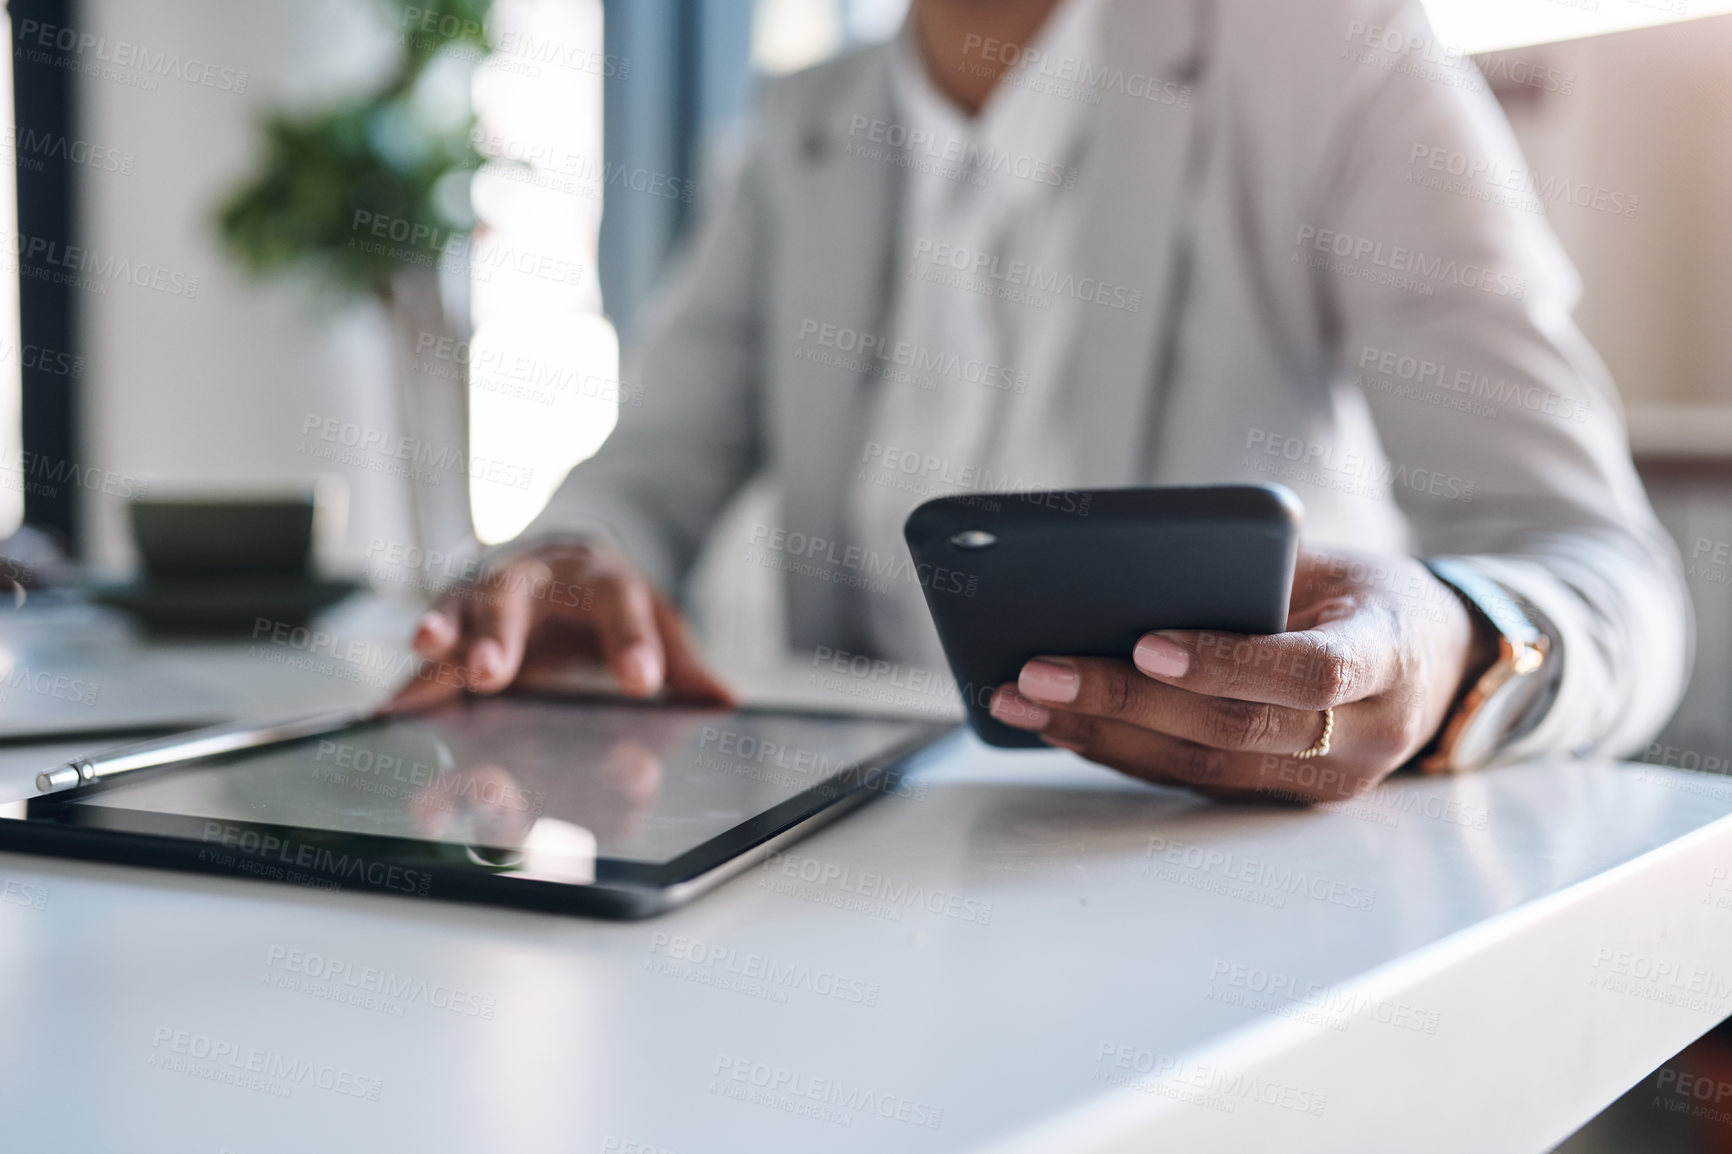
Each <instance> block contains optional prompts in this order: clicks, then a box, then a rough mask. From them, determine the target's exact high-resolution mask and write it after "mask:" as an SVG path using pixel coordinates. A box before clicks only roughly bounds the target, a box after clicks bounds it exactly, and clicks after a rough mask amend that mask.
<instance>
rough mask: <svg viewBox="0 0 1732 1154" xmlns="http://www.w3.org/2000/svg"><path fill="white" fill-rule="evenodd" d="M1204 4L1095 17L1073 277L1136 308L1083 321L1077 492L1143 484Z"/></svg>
mask: <svg viewBox="0 0 1732 1154" xmlns="http://www.w3.org/2000/svg"><path fill="white" fill-rule="evenodd" d="M1207 4H1208V0H1114V2H1112V3H1110V4H1109V7H1108V9H1107V11H1106V12H1104V13H1103V22H1102V44H1103V60H1102V65H1103V67H1104V72H1103V75H1102V76H1101V77H1100V78H1099V80H1098V82H1097V83H1096V84H1095V85H1094V90H1095V91H1096V92H1098V93H1099V94H1100V98H1101V103H1100V105H1099V106H1098V108H1097V109H1096V117H1095V124H1094V127H1093V133H1094V135H1093V137H1092V139H1091V142H1090V146H1089V153H1090V156H1089V161H1088V165H1089V174H1088V177H1087V179H1088V180H1089V181H1090V182H1091V185H1092V188H1093V190H1094V193H1093V197H1094V204H1093V206H1092V208H1091V210H1090V211H1089V213H1088V216H1087V224H1086V225H1085V226H1084V231H1083V236H1082V241H1081V244H1080V246H1079V252H1078V255H1077V265H1076V269H1077V275H1078V276H1079V277H1080V276H1085V275H1086V276H1091V277H1097V278H1099V279H1100V280H1101V281H1103V282H1107V283H1109V284H1112V285H1115V286H1121V287H1123V288H1124V289H1126V290H1128V291H1127V293H1126V294H1125V299H1129V300H1134V301H1135V302H1136V303H1135V306H1134V307H1129V308H1125V309H1122V310H1120V309H1113V308H1108V307H1103V306H1101V305H1095V306H1093V307H1091V308H1090V309H1089V310H1088V311H1087V312H1085V313H1084V314H1083V318H1082V321H1081V323H1080V324H1079V325H1078V328H1077V333H1076V337H1075V345H1074V347H1073V350H1072V355H1071V361H1070V365H1071V369H1070V374H1069V377H1068V380H1067V382H1066V385H1067V388H1068V389H1069V390H1070V395H1071V397H1072V398H1073V399H1074V405H1073V412H1075V414H1076V428H1075V435H1076V438H1077V441H1076V443H1077V445H1078V447H1079V449H1080V453H1079V466H1080V473H1079V479H1080V482H1081V484H1082V485H1084V486H1101V485H1124V484H1133V483H1139V482H1144V481H1147V480H1148V479H1149V477H1150V466H1151V463H1150V462H1149V461H1148V460H1147V459H1146V455H1147V453H1148V451H1149V447H1150V445H1151V444H1152V440H1153V429H1152V428H1151V425H1152V423H1153V422H1154V421H1156V420H1158V418H1159V409H1160V404H1159V397H1158V395H1157V394H1158V393H1159V391H1160V389H1161V387H1162V385H1163V383H1164V378H1165V377H1166V376H1167V366H1168V364H1169V358H1170V357H1171V356H1172V355H1173V353H1174V350H1173V349H1172V347H1171V344H1172V340H1173V330H1174V329H1175V328H1176V325H1175V324H1173V323H1172V321H1173V319H1174V318H1176V315H1177V310H1178V308H1179V306H1180V305H1181V304H1182V301H1183V296H1184V283H1183V282H1184V279H1185V265H1186V259H1185V258H1186V253H1185V242H1184V238H1183V237H1182V236H1180V235H1179V230H1180V229H1181V228H1183V227H1185V224H1186V221H1185V220H1184V219H1183V218H1184V216H1185V211H1184V206H1185V202H1186V199H1187V197H1188V196H1189V195H1190V194H1191V192H1192V190H1193V188H1194V187H1195V186H1194V183H1193V182H1194V180H1195V179H1196V172H1197V169H1198V167H1199V166H1200V165H1201V163H1202V158H1201V157H1200V156H1199V155H1197V153H1198V151H1199V149H1200V145H1201V144H1202V142H1203V140H1204V139H1205V133H1204V132H1203V131H1202V129H1201V128H1200V127H1199V125H1198V119H1199V115H1200V110H1201V108H1202V106H1203V102H1202V99H1201V98H1202V95H1203V93H1202V86H1201V84H1200V80H1201V79H1202V71H1203V64H1204V58H1203V56H1204V53H1203V49H1204V44H1205V38H1204V35H1203V32H1204V28H1205V24H1206V21H1207V18H1208V7H1207Z"/></svg>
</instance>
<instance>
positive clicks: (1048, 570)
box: [903, 485, 1302, 748]
mask: <svg viewBox="0 0 1732 1154" xmlns="http://www.w3.org/2000/svg"><path fill="white" fill-rule="evenodd" d="M1301 508H1302V507H1301V505H1300V503H1299V498H1298V497H1297V496H1295V495H1294V494H1293V492H1292V491H1291V490H1289V489H1287V488H1285V487H1284V486H1281V485H1201V486H1190V487H1181V486H1171V487H1160V488H1157V487H1143V488H1126V489H1091V490H1063V491H1052V492H1026V493H969V494H962V495H958V496H952V497H940V498H939V499H937V500H935V501H927V502H926V503H925V504H923V505H921V506H920V507H919V508H917V509H915V510H914V512H913V513H911V514H909V516H908V521H907V523H906V525H905V526H904V530H903V534H904V536H905V537H906V538H907V541H908V548H909V551H910V552H911V553H912V554H913V557H914V562H915V571H916V572H917V573H919V574H920V575H921V581H920V584H921V587H922V589H923V590H924V591H925V594H926V604H927V607H928V609H930V610H931V612H932V621H933V624H934V625H936V626H937V628H938V639H939V641H940V642H941V643H942V644H943V646H944V655H945V658H946V659H947V660H948V661H949V663H950V669H951V672H952V673H953V674H954V675H955V677H956V682H957V684H958V685H959V686H960V687H961V689H962V698H963V701H964V703H965V705H966V707H967V710H968V721H969V724H970V725H971V726H972V727H973V728H974V731H975V732H976V733H977V734H979V735H980V738H981V740H983V741H986V742H988V743H990V744H992V745H1000V746H1007V747H1012V748H1017V747H1021V748H1045V747H1046V745H1045V743H1044V742H1043V741H1041V739H1040V738H1039V737H1038V736H1037V735H1035V734H1033V733H1028V732H1025V731H1023V730H1020V729H1017V728H1015V727H1013V726H1009V725H1005V724H1004V723H1002V722H1000V721H998V720H997V719H995V718H994V717H993V716H992V714H991V712H990V706H991V703H992V692H993V690H994V689H996V688H997V687H998V686H1000V685H1003V684H1006V683H1014V682H1015V681H1016V679H1017V675H1018V674H1019V673H1020V672H1021V671H1022V667H1023V665H1024V664H1025V663H1026V662H1027V661H1028V660H1029V659H1030V658H1033V657H1040V656H1042V655H1046V656H1052V657H1114V658H1118V659H1120V660H1123V661H1129V660H1130V659H1131V652H1132V650H1134V649H1135V648H1136V644H1137V640H1138V638H1140V637H1142V635H1143V634H1145V633H1149V632H1152V631H1153V630H1156V629H1213V630H1220V631H1221V632H1223V633H1279V632H1281V631H1282V630H1284V629H1285V628H1286V627H1287V606H1288V600H1289V598H1290V597H1291V596H1292V592H1293V568H1294V564H1295V562H1296V561H1297V559H1298V555H1299V521H1300V516H1301Z"/></svg>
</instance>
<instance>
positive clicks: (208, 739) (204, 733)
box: [36, 709, 376, 793]
mask: <svg viewBox="0 0 1732 1154" xmlns="http://www.w3.org/2000/svg"><path fill="white" fill-rule="evenodd" d="M374 716H376V712H375V711H374V710H372V709H337V710H329V711H327V712H325V713H313V714H297V715H295V716H294V717H288V718H283V719H281V720H277V721H263V722H261V721H237V722H231V723H228V724H224V725H213V726H211V727H209V728H208V729H195V730H192V731H191V732H190V733H177V734H172V735H170V736H168V737H159V738H155V739H154V740H151V741H140V742H136V743H134V744H132V745H121V746H116V747H115V748H113V749H105V750H103V751H102V752H101V753H94V754H91V755H90V756H89V757H82V758H78V759H77V760H74V761H69V762H67V763H66V764H65V765H62V766H60V767H58V768H56V769H50V770H45V771H44V772H42V773H39V774H37V775H36V788H37V790H38V791H39V792H41V793H60V792H62V791H64V790H68V789H76V788H78V787H79V786H84V785H90V784H92V783H94V782H98V781H106V780H107V779H109V778H111V777H115V776H117V775H119V774H122V773H131V772H132V771H133V770H135V769H151V768H154V767H156V766H159V765H172V764H173V763H175V762H177V761H191V760H192V759H193V758H197V757H214V756H216V755H217V754H219V753H233V752H235V751H236V750H240V749H258V748H259V747H260V746H265V745H278V744H281V743H282V742H285V741H296V740H299V739H300V738H303V737H313V736H315V735H317V734H320V733H329V732H331V731H332V730H334V729H342V728H343V727H344V726H348V725H353V724H355V723H357V722H361V721H367V720H369V719H370V718H372V717H374Z"/></svg>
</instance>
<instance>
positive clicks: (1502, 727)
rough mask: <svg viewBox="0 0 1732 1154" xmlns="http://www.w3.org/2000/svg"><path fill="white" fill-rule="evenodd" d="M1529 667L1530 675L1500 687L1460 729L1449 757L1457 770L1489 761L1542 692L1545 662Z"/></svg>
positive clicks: (1544, 685)
mask: <svg viewBox="0 0 1732 1154" xmlns="http://www.w3.org/2000/svg"><path fill="white" fill-rule="evenodd" d="M1518 668H1519V666H1518ZM1528 668H1529V669H1530V670H1531V671H1530V672H1526V673H1520V674H1517V675H1515V676H1513V677H1511V678H1510V679H1509V680H1508V681H1506V682H1504V683H1503V685H1501V686H1499V687H1498V690H1497V692H1495V693H1493V694H1492V695H1491V696H1490V697H1489V698H1487V699H1486V700H1485V701H1483V702H1481V703H1480V706H1479V708H1478V709H1476V710H1474V712H1473V715H1472V716H1471V717H1469V718H1468V719H1467V722H1466V724H1464V725H1463V726H1462V728H1461V732H1460V733H1459V734H1458V735H1457V736H1456V741H1455V747H1454V749H1453V750H1451V755H1450V762H1451V764H1453V765H1454V766H1455V767H1456V768H1457V769H1478V768H1479V767H1480V766H1482V765H1484V764H1485V763H1486V762H1488V761H1490V760H1491V759H1492V756H1493V755H1494V754H1496V753H1497V751H1498V747H1499V746H1500V745H1502V744H1503V741H1504V739H1505V738H1506V737H1508V736H1509V733H1510V730H1511V729H1513V728H1514V727H1515V725H1516V724H1517V723H1518V722H1520V721H1521V720H1522V718H1523V717H1524V716H1525V715H1526V714H1527V711H1528V710H1529V709H1530V708H1532V706H1533V704H1534V702H1535V701H1536V700H1537V699H1538V698H1539V695H1540V694H1541V692H1543V691H1544V690H1545V688H1546V684H1547V682H1548V680H1549V678H1548V672H1549V671H1547V670H1546V669H1545V666H1544V662H1543V661H1541V662H1540V663H1539V664H1538V665H1529V666H1528Z"/></svg>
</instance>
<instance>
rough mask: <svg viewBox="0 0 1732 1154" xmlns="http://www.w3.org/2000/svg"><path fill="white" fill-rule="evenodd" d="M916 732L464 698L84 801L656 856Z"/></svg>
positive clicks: (814, 719) (753, 715) (848, 721)
mask: <svg viewBox="0 0 1732 1154" xmlns="http://www.w3.org/2000/svg"><path fill="white" fill-rule="evenodd" d="M934 731H935V727H934V726H931V725H929V724H924V723H919V722H907V721H894V720H877V719H865V718H837V717H823V716H805V715H794V714H781V713H758V712H751V711H741V712H733V711H728V710H701V709H678V708H659V707H643V706H631V705H617V704H603V703H593V702H569V701H553V700H545V699H533V698H489V699H468V700H464V701H460V702H457V703H454V704H452V705H449V706H446V707H443V708H441V709H439V710H436V711H433V712H430V713H426V714H421V715H418V716H413V717H406V718H401V719H396V720H392V721H385V722H376V723H372V724H368V725H364V726H357V727H355V728H353V729H349V730H344V731H341V732H338V733H333V734H329V735H327V736H324V737H319V738H309V739H307V740H305V741H301V742H297V743H295V744H292V745H287V746H280V747H275V748H269V749H263V750H258V751H253V752H248V753H243V754H238V755H232V756H228V757H223V758H215V759H210V760H208V761H204V762H189V763H187V765H186V766H184V767H177V768H174V769H170V770H166V771H163V772H160V773H151V774H150V775H149V776H146V777H141V778H140V779H139V780H137V781H135V782H125V783H122V784H119V785H116V786H115V787H113V788H111V789H106V790H103V791H102V792H100V793H97V794H93V795H92V796H91V797H90V799H89V801H88V802H87V803H86V804H91V805H98V806H105V807H111V808H115V809H122V810H133V811H145V812H150V813H162V814H178V815H190V816H194V817H202V818H207V819H210V820H217V821H232V822H256V823H265V824H271V825H283V826H293V827H297V828H303V829H315V830H331V831H341V832H348V833H359V834H369V835H373V836H379V837H397V838H416V839H420V840H424V841H437V842H443V843H448V844H453V845H464V846H487V847H497V848H500V849H508V850H540V851H546V852H551V853H554V854H561V853H563V854H566V855H575V856H587V857H589V858H591V859H593V858H594V857H595V856H597V855H599V856H601V857H605V858H612V859H617V860H628V861H641V862H664V861H668V860H671V859H673V858H675V857H678V856H679V855H680V854H681V853H684V852H685V851H687V850H689V849H692V848H693V847H695V846H697V845H700V844H702V843H703V842H705V841H707V840H709V839H710V838H712V837H715V836H717V835H719V834H722V833H724V832H726V831H727V830H729V829H731V828H733V827H734V826H736V825H738V824H739V823H740V822H742V821H744V820H746V819H748V818H750V817H752V816H753V815H755V814H758V813H761V812H763V811H764V810H767V809H769V808H771V807H772V806H775V805H777V804H779V803H781V802H784V801H787V800H789V799H790V798H792V797H794V796H796V795H798V794H800V793H801V792H803V791H805V790H807V789H810V788H812V787H813V786H815V785H817V784H819V783H820V782H822V781H824V780H826V779H828V778H830V777H832V776H834V775H835V774H837V773H839V772H841V771H843V770H845V769H848V768H850V767H852V766H857V765H860V764H862V763H864V762H867V761H871V760H874V759H876V758H878V757H879V756H881V755H882V754H884V753H885V752H887V751H889V750H890V749H892V748H893V747H895V746H899V745H902V744H904V743H906V742H908V741H909V740H910V739H911V738H915V737H917V736H919V735H921V734H923V733H931V732H934Z"/></svg>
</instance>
